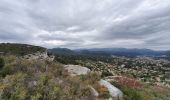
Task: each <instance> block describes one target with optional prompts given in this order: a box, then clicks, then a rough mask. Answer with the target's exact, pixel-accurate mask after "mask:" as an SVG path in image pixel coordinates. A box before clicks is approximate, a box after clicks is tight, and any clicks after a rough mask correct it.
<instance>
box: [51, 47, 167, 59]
mask: <svg viewBox="0 0 170 100" xmlns="http://www.w3.org/2000/svg"><path fill="white" fill-rule="evenodd" d="M49 51H50V52H52V53H54V54H71V55H72V54H74V55H88V56H90V55H99V56H111V55H114V56H126V57H137V56H148V57H170V51H155V50H150V49H137V48H133V49H127V48H93V49H76V50H70V49H67V48H54V49H50V50H49Z"/></svg>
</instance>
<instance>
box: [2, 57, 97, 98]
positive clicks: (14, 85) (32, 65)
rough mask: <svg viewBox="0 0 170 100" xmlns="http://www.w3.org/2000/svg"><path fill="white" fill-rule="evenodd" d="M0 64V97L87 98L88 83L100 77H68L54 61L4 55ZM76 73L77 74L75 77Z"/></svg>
mask: <svg viewBox="0 0 170 100" xmlns="http://www.w3.org/2000/svg"><path fill="white" fill-rule="evenodd" d="M2 58H3V59H4V62H5V65H4V66H3V67H1V70H0V71H1V73H0V74H1V77H0V99H1V100H42V99H43V100H80V99H81V100H91V99H93V98H94V97H93V96H92V94H91V92H90V88H89V85H90V84H96V83H97V81H98V80H99V79H100V76H98V75H97V74H95V73H89V74H88V75H84V76H76V77H70V76H69V75H68V72H67V71H66V70H64V69H63V65H61V64H59V63H57V62H48V63H46V61H38V60H34V61H33V60H25V59H20V58H17V57H15V56H5V57H2ZM78 77H79V78H78Z"/></svg>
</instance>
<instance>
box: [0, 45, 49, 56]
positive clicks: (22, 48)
mask: <svg viewBox="0 0 170 100" xmlns="http://www.w3.org/2000/svg"><path fill="white" fill-rule="evenodd" d="M0 52H1V53H4V54H13V55H27V54H32V53H36V52H47V49H46V48H44V47H40V46H33V45H28V44H17V43H0Z"/></svg>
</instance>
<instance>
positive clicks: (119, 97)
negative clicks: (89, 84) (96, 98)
mask: <svg viewBox="0 0 170 100" xmlns="http://www.w3.org/2000/svg"><path fill="white" fill-rule="evenodd" d="M99 84H100V85H103V86H104V87H106V88H107V89H108V91H109V94H110V96H111V97H112V98H114V99H116V100H123V93H122V92H121V91H120V90H119V89H118V88H116V87H115V86H113V85H112V84H111V83H110V82H108V81H105V80H102V79H101V80H100V81H99Z"/></svg>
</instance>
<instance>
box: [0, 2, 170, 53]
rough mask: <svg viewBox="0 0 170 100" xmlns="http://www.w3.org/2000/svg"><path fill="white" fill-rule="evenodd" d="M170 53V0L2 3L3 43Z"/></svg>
mask: <svg viewBox="0 0 170 100" xmlns="http://www.w3.org/2000/svg"><path fill="white" fill-rule="evenodd" d="M1 42H15V43H29V44H33V45H39V46H44V47H48V48H53V47H67V48H107V47H109V48H110V47H113V48H117V47H124V48H149V49H160V50H167V49H170V0H0V43H1Z"/></svg>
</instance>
